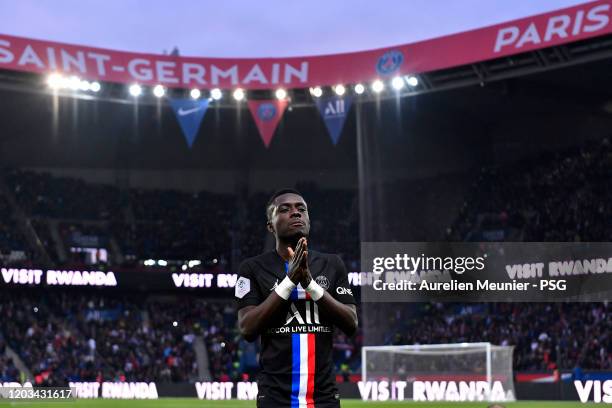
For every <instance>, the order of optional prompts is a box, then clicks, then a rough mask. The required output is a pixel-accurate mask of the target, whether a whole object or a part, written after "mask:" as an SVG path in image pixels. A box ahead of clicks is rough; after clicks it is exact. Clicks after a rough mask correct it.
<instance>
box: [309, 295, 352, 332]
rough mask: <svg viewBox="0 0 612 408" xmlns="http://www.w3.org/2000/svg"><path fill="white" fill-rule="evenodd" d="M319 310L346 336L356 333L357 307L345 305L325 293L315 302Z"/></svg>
mask: <svg viewBox="0 0 612 408" xmlns="http://www.w3.org/2000/svg"><path fill="white" fill-rule="evenodd" d="M317 306H318V307H319V310H320V311H321V312H322V314H324V315H325V316H326V317H329V318H330V320H331V321H332V322H333V323H334V325H336V326H337V327H339V328H340V330H342V331H343V332H344V333H346V335H347V336H352V335H353V334H355V332H356V331H357V324H358V321H357V307H356V306H355V305H345V304H344V303H341V302H339V301H337V300H336V299H334V297H333V296H332V295H330V294H329V293H328V292H327V291H325V292H324V293H323V297H322V298H321V299H319V300H318V301H317Z"/></svg>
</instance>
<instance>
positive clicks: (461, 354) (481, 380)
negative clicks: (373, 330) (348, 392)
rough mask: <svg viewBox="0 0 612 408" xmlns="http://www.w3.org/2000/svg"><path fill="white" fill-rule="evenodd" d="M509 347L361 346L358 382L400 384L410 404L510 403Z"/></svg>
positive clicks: (488, 344) (467, 344)
mask: <svg viewBox="0 0 612 408" xmlns="http://www.w3.org/2000/svg"><path fill="white" fill-rule="evenodd" d="M513 349H514V348H513V347H512V346H495V345H492V344H491V343H453V344H425V345H401V346H399V345H398V346H365V347H363V348H362V349H361V373H362V381H378V382H380V381H386V382H387V383H395V382H400V384H402V386H404V384H405V385H407V386H405V389H406V392H407V394H408V395H409V396H411V397H412V398H413V399H415V400H425V401H428V400H435V401H439V400H442V401H445V400H446V401H449V400H450V401H463V400H465V401H473V400H485V401H514V400H515V397H514V396H515V392H514V380H513V371H512V354H513Z"/></svg>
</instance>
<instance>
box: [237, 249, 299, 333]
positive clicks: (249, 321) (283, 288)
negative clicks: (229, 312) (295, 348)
mask: <svg viewBox="0 0 612 408" xmlns="http://www.w3.org/2000/svg"><path fill="white" fill-rule="evenodd" d="M290 254H293V251H290ZM303 256H304V245H303V242H302V241H300V242H298V245H297V246H296V250H295V254H293V257H292V260H291V261H290V262H289V271H288V273H287V277H286V278H285V280H283V281H282V282H281V283H280V284H279V285H278V286H277V287H276V289H275V290H273V291H272V292H270V294H269V295H268V297H266V299H265V300H264V301H263V302H261V303H260V304H258V305H247V306H244V307H241V308H240V310H238V328H239V330H240V334H241V335H242V336H243V337H244V338H245V340H247V341H254V340H255V339H256V338H257V336H259V335H260V334H261V333H262V332H263V331H264V330H265V329H266V328H268V327H270V325H271V323H272V322H273V321H274V320H276V319H277V318H278V314H279V313H281V312H282V311H283V309H284V307H283V306H284V304H286V303H287V299H289V295H290V294H291V291H292V290H293V289H294V288H295V286H296V285H297V282H300V281H301V280H302V278H303V274H304V271H303V269H302V268H300V267H299V265H300V263H301V262H302V257H303ZM241 268H242V267H241ZM244 268H245V270H244V271H241V275H242V273H245V274H250V271H248V270H246V268H248V265H244Z"/></svg>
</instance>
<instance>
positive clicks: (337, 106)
mask: <svg viewBox="0 0 612 408" xmlns="http://www.w3.org/2000/svg"><path fill="white" fill-rule="evenodd" d="M315 102H316V104H317V107H318V108H319V112H320V113H321V117H323V121H324V122H325V126H326V127H327V131H328V132H329V136H330V137H331V140H332V143H333V144H334V146H335V145H336V144H338V140H339V139H340V134H341V133H342V128H343V127H344V121H345V120H346V115H347V113H348V111H349V109H350V108H351V104H352V102H353V99H352V98H351V97H350V96H344V97H342V98H340V97H331V98H321V99H316V100H315Z"/></svg>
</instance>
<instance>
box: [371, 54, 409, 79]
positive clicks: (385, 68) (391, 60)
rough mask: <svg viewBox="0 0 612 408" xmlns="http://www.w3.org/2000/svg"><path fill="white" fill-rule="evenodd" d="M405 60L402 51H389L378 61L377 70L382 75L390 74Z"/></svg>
mask: <svg viewBox="0 0 612 408" xmlns="http://www.w3.org/2000/svg"><path fill="white" fill-rule="evenodd" d="M403 62H404V54H403V53H402V52H401V51H395V50H394V51H387V52H386V53H384V54H383V55H382V56H381V57H380V58H379V59H378V62H377V63H376V72H378V73H379V74H380V75H390V74H392V73H394V72H395V71H397V70H398V69H399V67H401V66H402V63H403Z"/></svg>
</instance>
